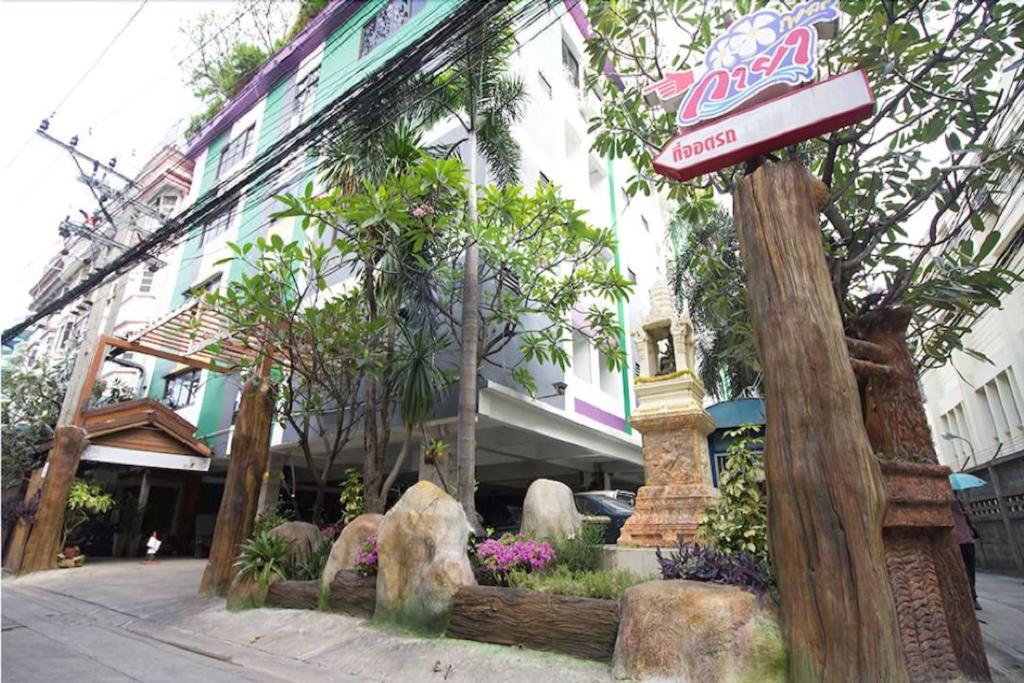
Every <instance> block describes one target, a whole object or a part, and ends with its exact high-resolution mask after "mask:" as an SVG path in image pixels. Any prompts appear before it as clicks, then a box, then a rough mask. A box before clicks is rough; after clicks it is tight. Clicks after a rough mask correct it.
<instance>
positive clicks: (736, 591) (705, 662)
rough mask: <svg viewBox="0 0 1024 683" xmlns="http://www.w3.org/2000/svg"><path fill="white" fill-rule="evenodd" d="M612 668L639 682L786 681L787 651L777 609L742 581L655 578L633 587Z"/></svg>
mask: <svg viewBox="0 0 1024 683" xmlns="http://www.w3.org/2000/svg"><path fill="white" fill-rule="evenodd" d="M612 671H613V673H614V675H615V677H616V678H626V679H630V680H638V681H650V680H657V681H701V683H713V682H717V681H721V682H723V683H725V682H728V683H732V682H733V681H736V682H739V681H766V682H768V681H779V682H780V683H781V682H782V681H784V680H785V679H786V654H785V649H784V646H783V641H782V632H781V631H780V630H779V625H778V622H777V620H776V618H775V615H774V614H773V613H772V612H770V611H768V610H767V609H764V608H763V607H761V606H759V605H758V599H757V597H756V596H755V595H753V594H752V593H749V592H747V591H745V590H742V589H740V588H736V587H735V586H718V585H714V584H710V583H700V582H697V581H679V580H672V581H652V582H650V583H644V584H640V585H639V586H634V587H632V588H629V589H628V590H626V593H625V595H623V597H622V603H621V616H620V621H619V635H618V638H617V639H616V641H615V655H614V657H613V660H612Z"/></svg>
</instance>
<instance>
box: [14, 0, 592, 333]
mask: <svg viewBox="0 0 1024 683" xmlns="http://www.w3.org/2000/svg"><path fill="white" fill-rule="evenodd" d="M578 1H579V0H576V2H578ZM569 5H570V3H566V10H565V11H564V12H563V13H562V15H563V16H564V14H565V13H567V12H568V11H569ZM505 7H506V5H505V4H504V3H501V2H494V1H491V2H467V3H464V4H463V6H461V7H460V8H459V9H457V10H456V11H455V12H454V14H453V15H452V17H451V18H450V19H449V20H448V21H445V22H443V23H442V24H441V25H439V26H437V27H436V28H435V29H434V30H433V31H431V32H429V33H428V34H426V35H423V36H420V37H419V38H418V39H416V40H414V41H411V42H410V44H409V45H408V46H407V47H406V49H405V51H404V53H403V55H402V56H400V57H396V58H393V59H391V60H389V61H387V62H384V63H381V64H372V63H369V62H368V63H366V64H365V65H363V67H362V68H359V69H355V70H354V72H353V74H352V75H355V74H356V73H360V72H362V73H365V72H366V70H368V69H370V68H374V69H376V71H375V72H374V73H373V74H371V75H370V76H369V77H368V78H366V79H357V80H355V81H354V83H353V86H352V87H351V88H349V89H348V90H347V91H344V92H342V93H341V94H339V95H338V96H336V97H335V98H334V100H333V101H332V102H330V103H329V104H327V105H325V106H324V107H323V108H321V109H320V110H319V111H318V112H317V113H316V114H314V115H313V116H312V117H310V118H309V119H308V120H307V121H305V122H302V123H300V124H299V125H298V126H297V127H296V128H295V129H294V130H293V131H292V132H291V134H290V135H289V136H288V138H287V139H285V140H280V141H278V142H277V143H276V144H274V145H271V146H270V147H269V148H268V149H266V150H264V151H263V152H262V153H259V154H257V155H256V156H255V157H254V158H253V159H252V160H251V161H250V162H249V164H248V166H247V172H246V173H245V174H244V175H239V176H237V177H236V176H232V177H230V178H227V179H225V180H224V181H221V182H220V183H218V184H217V185H216V186H214V187H213V188H211V189H210V190H208V191H207V192H206V193H204V194H203V195H202V196H201V197H199V198H198V199H197V200H196V202H194V203H193V204H192V205H191V206H190V207H188V208H187V209H186V210H185V211H184V212H183V213H182V214H180V215H179V216H177V217H176V218H175V219H172V220H170V221H168V222H167V223H165V224H164V225H163V226H161V227H160V228H158V229H156V230H154V231H153V232H152V233H151V234H150V236H149V237H147V238H145V239H143V240H142V241H140V242H139V243H137V244H136V245H134V246H132V247H131V248H129V249H128V250H126V251H124V252H123V253H121V254H120V255H119V256H117V257H115V258H114V259H113V260H112V261H111V262H110V263H108V264H107V265H106V266H104V267H102V268H100V269H97V270H96V271H95V272H94V273H92V274H91V275H90V276H89V277H87V278H86V279H85V280H83V281H82V282H81V283H79V284H78V285H76V286H75V287H73V288H71V289H70V290H69V291H68V292H66V293H65V294H64V295H62V296H61V297H58V298H57V299H55V300H53V301H51V302H49V303H48V304H46V305H44V306H41V307H40V308H39V309H38V310H37V311H36V312H35V313H34V314H33V315H31V316H29V317H27V318H26V319H25V320H23V321H22V322H20V323H18V324H16V325H13V326H11V327H9V328H7V329H5V330H4V332H3V337H2V341H3V343H4V344H10V343H11V342H12V341H13V340H14V339H15V338H16V337H17V336H18V335H19V334H20V333H21V332H23V331H24V330H25V329H27V328H28V327H29V326H31V325H32V324H34V323H35V322H37V321H39V320H41V319H42V318H45V317H47V316H49V315H52V314H53V313H55V312H57V311H59V310H60V309H62V308H63V307H64V306H66V305H67V304H69V303H71V302H72V301H75V300H76V299H78V298H80V297H81V296H84V295H85V294H87V293H88V292H90V291H91V290H92V289H94V288H95V287H97V286H99V285H100V284H102V282H104V281H105V280H106V279H107V278H109V277H110V276H112V275H117V274H121V273H124V272H127V271H128V270H130V269H131V268H133V267H134V266H135V265H137V264H138V263H140V262H141V261H142V260H144V259H146V258H148V257H151V256H153V255H154V254H156V253H160V252H161V251H163V250H166V249H168V248H173V247H174V246H177V244H178V243H179V242H180V240H181V239H183V238H185V239H187V238H188V233H189V232H190V231H191V230H193V229H195V228H197V227H201V226H202V225H203V224H204V223H205V222H206V221H207V220H208V219H209V218H211V217H212V216H214V215H215V214H216V213H217V212H218V211H219V210H220V209H222V208H223V207H225V206H227V205H228V203H229V202H231V201H237V200H238V199H239V198H240V197H241V196H242V195H243V194H252V192H253V191H252V190H251V189H250V188H254V187H258V186H260V185H265V184H266V183H268V182H271V181H272V180H273V178H274V177H275V176H276V174H277V173H279V172H280V170H281V168H282V167H285V168H286V167H287V165H288V164H290V163H292V161H293V160H294V159H295V158H296V155H297V154H302V153H306V152H307V150H309V149H316V145H318V144H320V143H321V142H323V141H324V140H326V139H329V138H331V137H334V136H336V135H340V134H344V131H340V132H339V128H340V127H344V126H345V125H348V126H349V127H350V128H351V127H354V125H353V124H352V114H353V113H354V112H358V111H360V110H361V109H362V110H363V111H365V110H366V109H367V108H372V107H376V106H379V104H380V103H381V102H384V101H387V100H388V99H389V98H390V99H395V97H394V96H395V94H397V92H398V91H400V89H401V87H402V86H403V85H406V84H408V82H409V81H410V80H411V79H412V78H413V77H423V76H437V75H438V74H439V73H441V72H442V71H443V70H444V69H445V68H447V67H448V66H450V65H451V64H452V63H455V62H457V61H458V60H459V59H460V58H461V57H462V55H463V54H465V52H460V51H459V48H460V47H462V46H463V40H462V39H471V38H472V37H473V36H474V34H475V32H476V31H478V30H479V29H484V30H483V31H482V32H481V34H482V36H483V37H482V38H481V39H479V40H478V41H477V42H476V43H474V42H472V40H466V41H465V44H464V47H465V48H466V51H467V52H468V50H471V49H476V48H477V47H480V46H482V45H483V44H484V41H486V40H496V39H498V37H499V33H500V32H499V31H497V30H495V29H496V28H500V27H494V26H489V25H488V22H489V21H490V20H491V19H492V18H494V17H495V16H497V15H498V14H499V13H500V12H501V11H502V10H503V9H505ZM538 8H539V9H540V11H539V12H538V11H536V10H537V9H538ZM527 10H533V11H532V12H530V11H527ZM547 12H548V7H547V4H546V3H528V2H526V3H521V4H520V5H519V7H518V9H517V10H516V11H515V12H514V13H512V12H510V13H509V14H508V21H507V25H508V26H511V25H514V24H517V23H518V22H519V21H520V20H523V23H522V24H521V25H520V26H518V28H520V29H522V28H526V27H529V26H530V25H532V24H533V23H534V22H536V21H537V20H539V18H540V17H541V16H543V15H544V14H546V13H547ZM560 18H561V17H557V18H556V20H555V21H558V20H560ZM551 23H552V24H553V23H555V22H554V21H553V22H551ZM360 28H361V27H353V28H352V30H353V31H354V30H358V29H360ZM478 35H479V34H478ZM537 35H540V32H538V34H537ZM534 37H536V36H534ZM343 42H344V41H342V40H339V41H337V42H336V43H335V45H340V44H342V43H343ZM332 47H334V46H332ZM453 47H454V48H455V49H452V48H453ZM427 65H429V66H430V67H431V70H430V71H428V72H427V73H426V74H424V71H423V70H424V67H425V66H427ZM338 77H339V78H340V77H341V76H340V75H339V76H338ZM410 110H411V108H409V107H407V108H406V109H405V110H400V111H397V112H395V113H394V114H393V116H392V119H391V120H394V119H396V118H397V117H398V116H400V115H402V114H403V113H409V112H410ZM281 115H283V113H282V114H281ZM339 120H340V121H341V122H342V124H341V126H339V124H338V121H339ZM382 125H386V124H382ZM318 166H319V162H317V163H315V164H314V167H318Z"/></svg>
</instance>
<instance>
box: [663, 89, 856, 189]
mask: <svg viewBox="0 0 1024 683" xmlns="http://www.w3.org/2000/svg"><path fill="white" fill-rule="evenodd" d="M874 104H875V102H874V98H873V97H872V95H871V89H870V88H869V87H868V82H867V77H866V76H865V74H864V71H863V70H858V71H852V72H850V73H845V74H842V75H839V76H835V77H834V78H830V79H829V80H827V81H822V82H820V83H815V84H814V85H810V86H806V87H804V88H801V89H799V90H797V91H795V92H792V93H788V94H785V95H781V96H779V97H776V98H775V99H772V100H768V101H767V102H762V103H760V104H757V105H755V106H753V107H750V108H748V109H744V110H743V111H739V112H737V113H735V114H732V115H730V116H726V117H724V118H721V119H718V120H716V121H712V122H710V123H706V124H704V125H702V126H698V127H696V128H686V129H683V130H682V131H681V132H680V133H679V135H677V136H676V137H675V138H673V139H672V141H671V142H670V143H669V144H668V145H667V146H666V147H665V149H663V150H662V151H661V153H660V154H659V155H658V156H657V157H656V158H655V159H654V169H655V170H656V171H657V172H658V173H660V174H662V175H664V176H667V177H669V178H672V179H674V180H690V179H692V178H696V177H698V176H700V175H703V174H705V173H710V172H711V171H717V170H719V169H721V168H725V167H727V166H732V165H733V164H738V163H741V162H743V161H746V160H747V159H752V158H754V157H756V156H758V155H759V154H764V153H766V152H771V151H772V150H776V149H780V148H782V147H786V146H787V145H792V144H795V143H797V142H800V141H801V140H808V139H810V138H813V137H815V136H817V135H822V134H824V133H827V132H829V131H832V130H837V129H839V128H842V127H844V126H848V125H851V124H853V123H856V122H857V121H860V120H862V119H864V118H865V117H866V116H869V115H870V114H871V111H872V110H873V109H874Z"/></svg>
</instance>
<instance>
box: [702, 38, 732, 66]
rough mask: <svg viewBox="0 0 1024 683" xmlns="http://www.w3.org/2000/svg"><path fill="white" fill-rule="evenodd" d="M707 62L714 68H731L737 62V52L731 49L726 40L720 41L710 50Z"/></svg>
mask: <svg viewBox="0 0 1024 683" xmlns="http://www.w3.org/2000/svg"><path fill="white" fill-rule="evenodd" d="M707 63H708V64H710V65H711V68H713V69H730V68H732V65H733V64H735V63H736V55H735V53H734V52H733V51H732V50H731V49H729V45H728V44H727V43H726V41H724V40H723V41H720V42H719V43H718V44H717V45H715V46H713V47H712V48H711V51H710V52H708V56H707Z"/></svg>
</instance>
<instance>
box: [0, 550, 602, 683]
mask: <svg viewBox="0 0 1024 683" xmlns="http://www.w3.org/2000/svg"><path fill="white" fill-rule="evenodd" d="M203 565H204V561H202V560H164V561H160V562H157V563H155V564H153V565H145V564H142V563H140V562H138V561H129V562H124V561H121V562H102V561H101V562H92V563H90V564H89V565H87V566H85V567H83V568H81V569H74V570H61V571H53V572H44V573H40V574H36V575H32V576H28V577H23V578H19V579H11V578H4V581H3V603H2V610H3V636H2V640H0V648H2V661H0V666H2V680H3V681H4V683H7V682H10V683H22V682H31V681H49V680H53V679H54V678H55V677H59V676H72V677H73V678H74V680H75V681H77V682H79V683H84V682H86V681H103V682H104V683H105V682H107V681H176V682H177V681H202V682H203V683H218V682H220V681H239V680H243V681H328V680H331V681H480V680H486V681H488V682H489V683H497V682H499V681H523V680H533V681H545V680H552V679H553V678H557V679H558V680H559V681H560V682H566V683H570V682H575V681H579V682H584V681H608V680H610V676H609V673H608V670H607V667H605V666H604V665H601V664H597V663H590V662H582V661H579V660H574V659H571V658H568V657H562V656H558V655H551V654H546V653H538V652H531V651H526V650H517V649H514V648H508V647H500V646H491V645H483V644H479V643H470V642H465V641H453V640H446V639H440V640H427V639H422V638H413V637H408V636H404V635H397V634H392V633H389V632H386V631H382V630H378V629H375V628H373V627H371V626H369V625H368V624H366V623H365V622H364V621H362V620H360V619H355V618H351V617H346V616H342V615H335V614H324V613H318V612H311V611H300V610H274V609H263V610H249V611H245V612H235V613H232V612H228V611H227V610H226V609H225V608H224V601H223V600H207V599H204V598H201V597H199V596H197V595H196V587H197V586H198V585H199V577H200V575H201V573H202V569H203Z"/></svg>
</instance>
